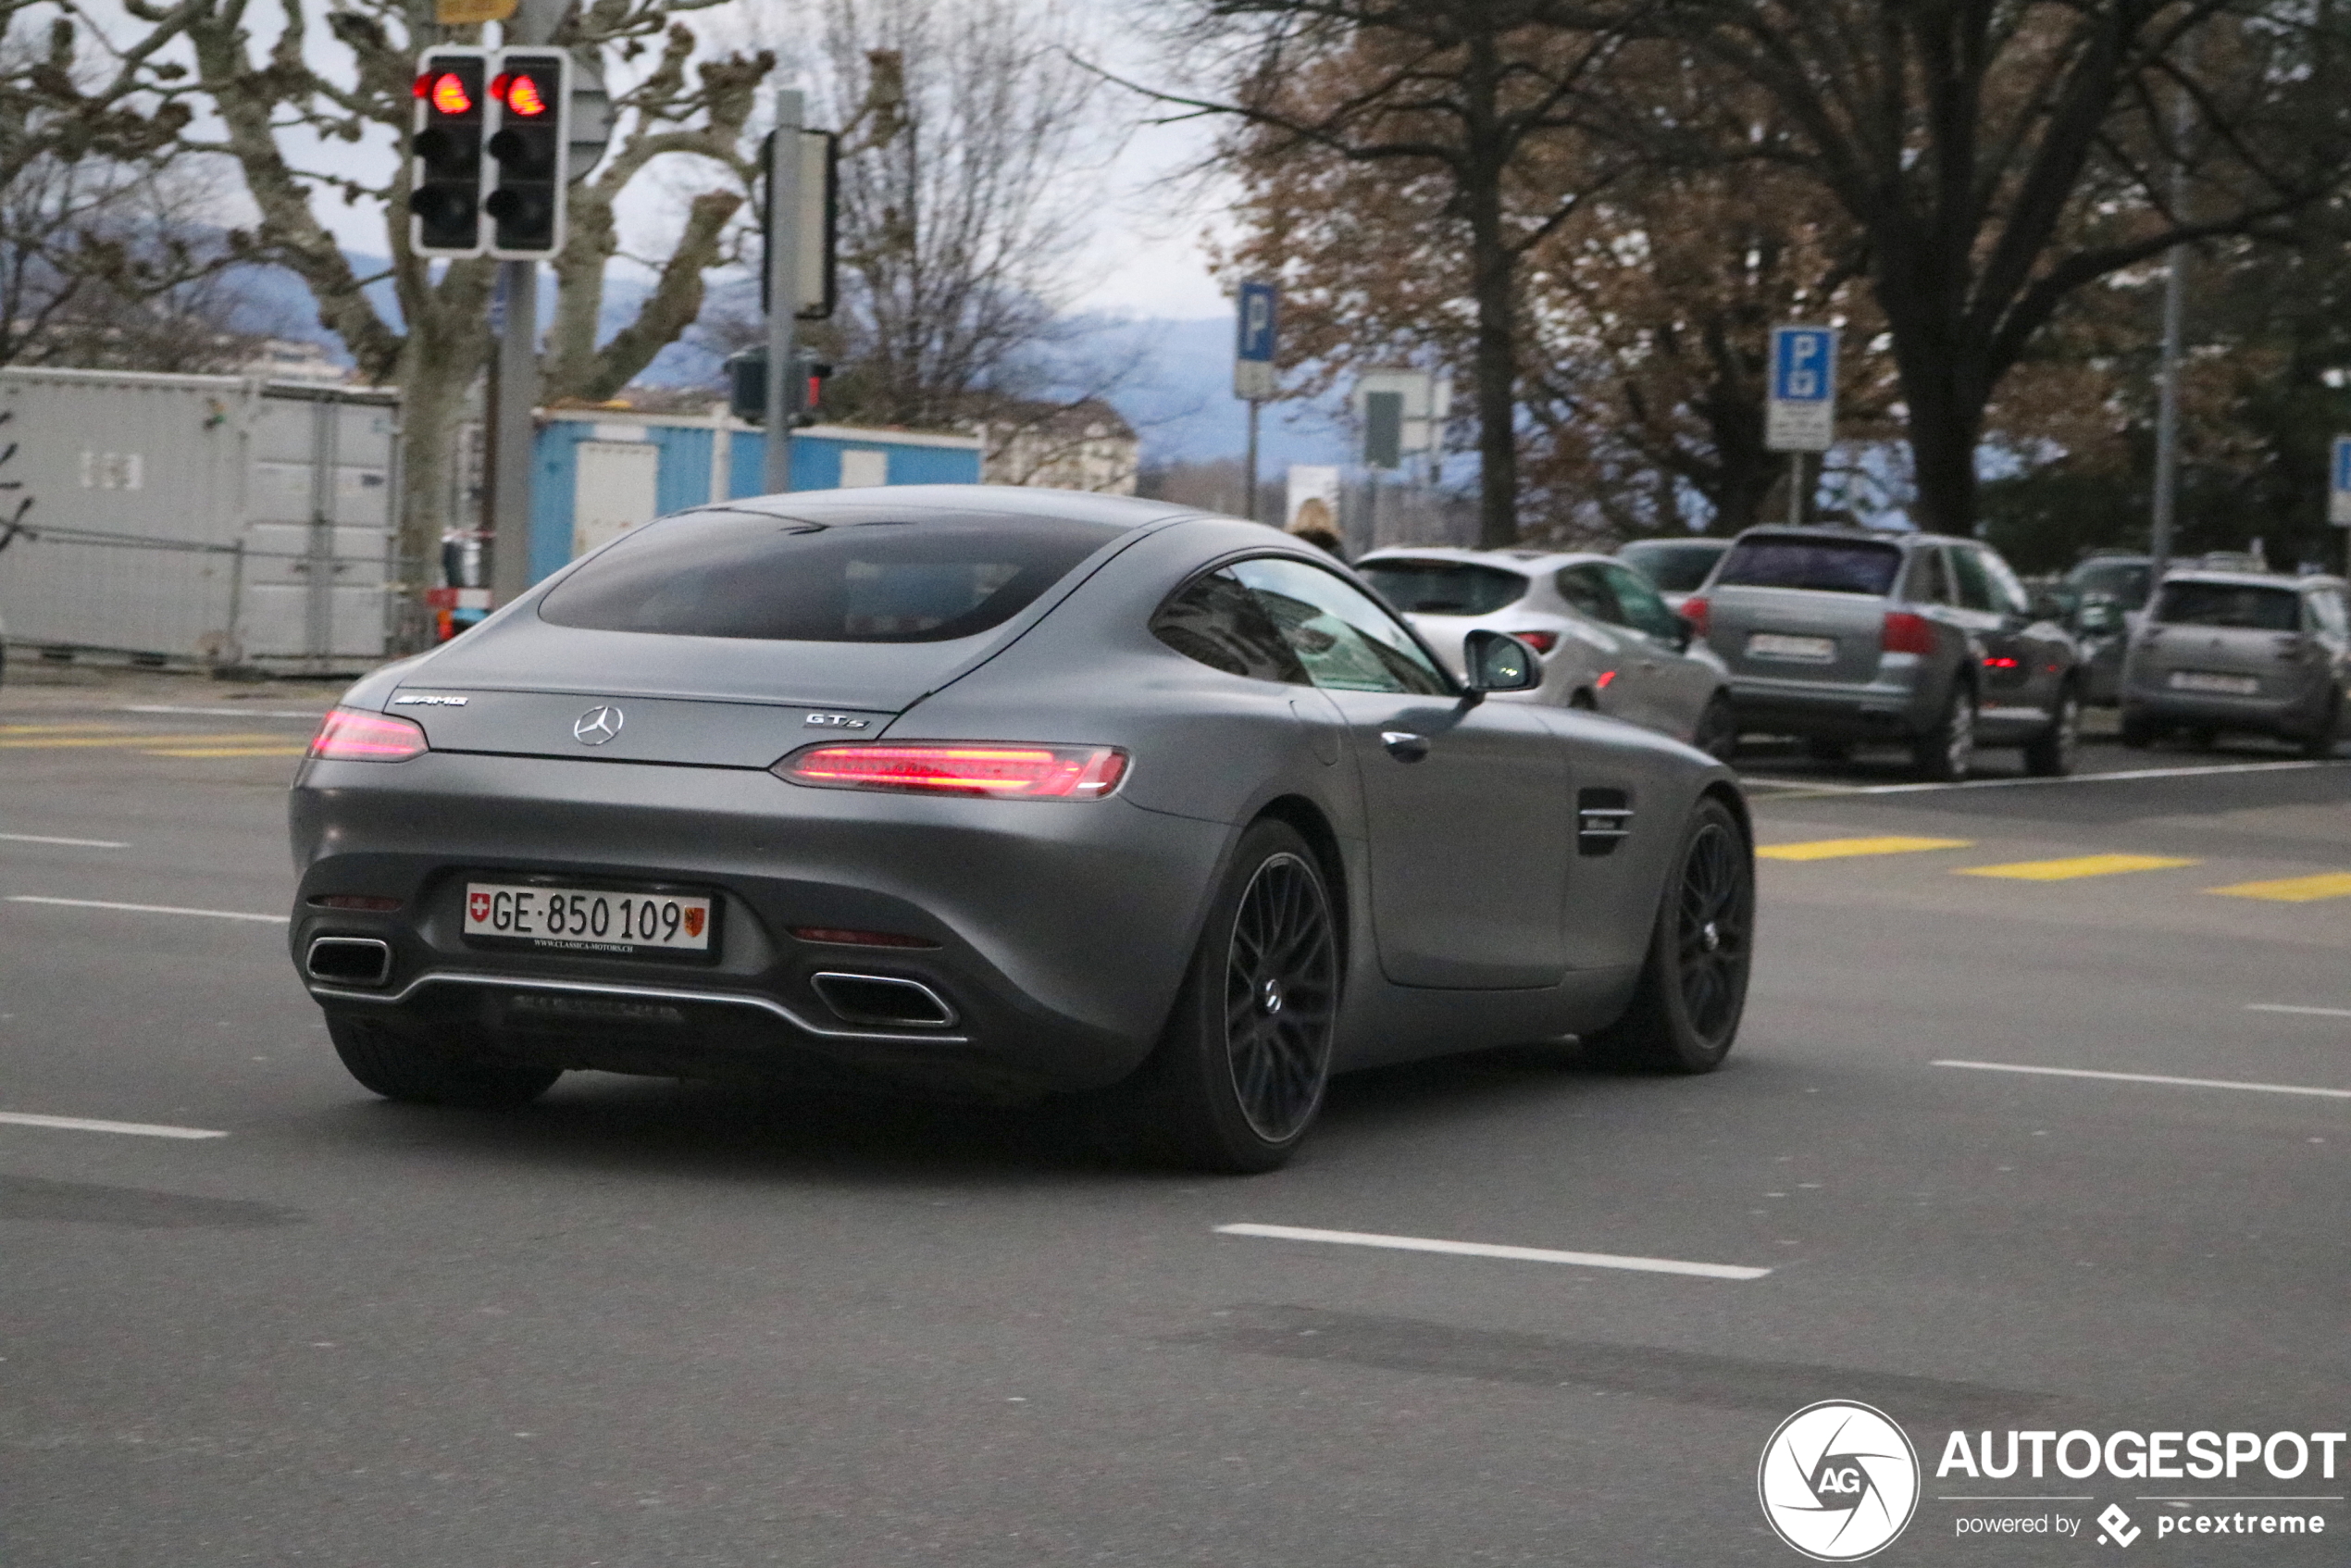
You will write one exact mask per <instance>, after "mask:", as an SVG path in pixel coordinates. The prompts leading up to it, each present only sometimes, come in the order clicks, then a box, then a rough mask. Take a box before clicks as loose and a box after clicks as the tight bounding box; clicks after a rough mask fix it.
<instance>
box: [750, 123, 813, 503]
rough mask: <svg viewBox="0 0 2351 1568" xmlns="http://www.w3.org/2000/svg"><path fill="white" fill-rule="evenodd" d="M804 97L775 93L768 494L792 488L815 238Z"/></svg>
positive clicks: (768, 258) (764, 482)
mask: <svg viewBox="0 0 2351 1568" xmlns="http://www.w3.org/2000/svg"><path fill="white" fill-rule="evenodd" d="M805 101H806V100H805V99H804V98H803V97H802V94H801V91H800V89H798V88H797V87H787V88H785V89H783V90H782V91H780V92H778V93H777V94H776V131H775V134H773V135H772V136H770V137H768V138H767V148H766V150H767V214H766V217H767V254H766V255H764V256H762V257H761V258H760V264H761V266H762V267H763V268H765V272H766V279H767V285H766V290H765V298H766V299H767V300H768V301H770V302H772V303H773V304H774V305H780V306H781V308H770V309H769V310H768V312H767V395H766V397H765V399H764V400H763V401H764V402H765V404H766V406H767V408H768V410H769V417H768V419H767V440H766V446H765V469H764V471H763V475H762V478H761V481H760V482H761V486H762V488H763V489H764V490H765V492H766V493H768V494H769V495H780V494H782V493H783V492H785V491H788V490H790V488H791V420H790V417H787V415H786V411H787V410H789V409H790V408H791V407H792V385H791V379H792V377H793V376H794V375H796V374H797V373H798V371H799V365H800V343H799V329H800V313H799V311H798V310H796V309H795V308H793V302H795V301H797V300H798V299H799V298H800V285H801V279H802V269H801V259H800V247H801V246H802V244H804V243H806V242H807V239H808V238H813V237H814V236H803V235H802V232H801V230H802V228H803V227H805V225H804V224H803V222H802V219H803V218H804V217H805V214H804V213H803V211H802V205H801V185H802V176H803V175H804V174H805V173H806V172H807V168H808V163H807V158H806V156H805V155H804V154H803V152H802V147H801V135H800V132H801V118H802V113H803V109H802V106H803V104H804V103H805Z"/></svg>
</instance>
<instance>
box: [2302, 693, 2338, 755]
mask: <svg viewBox="0 0 2351 1568" xmlns="http://www.w3.org/2000/svg"><path fill="white" fill-rule="evenodd" d="M2342 731H2343V693H2341V692H2340V691H2337V692H2334V693H2333V694H2332V695H2331V696H2329V697H2328V699H2327V711H2326V716H2325V717H2323V718H2321V719H2320V720H2319V723H2318V727H2317V728H2314V729H2312V730H2311V731H2310V733H2309V734H2307V735H2305V736H2304V737H2302V754H2303V755H2304V756H2306V757H2308V758H2309V759H2310V760H2311V761H2313V762H2323V761H2325V760H2326V759H2327V758H2329V757H2332V756H2333V755H2334V742H2335V738H2336V737H2337V736H2338V735H2340V734H2341V733H2342Z"/></svg>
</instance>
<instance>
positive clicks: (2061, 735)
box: [1682, 528, 2082, 779]
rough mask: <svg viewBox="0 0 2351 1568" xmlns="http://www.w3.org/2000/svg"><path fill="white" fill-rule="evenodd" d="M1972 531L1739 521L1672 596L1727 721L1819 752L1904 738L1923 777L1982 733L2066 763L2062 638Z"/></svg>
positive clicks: (1937, 773) (2072, 698) (1967, 754)
mask: <svg viewBox="0 0 2351 1568" xmlns="http://www.w3.org/2000/svg"><path fill="white" fill-rule="evenodd" d="M2053 608H2054V607H2053V606H2042V605H2038V604H2034V602H2033V600H2032V599H2031V598H2030V596H2028V595H2027V594H2026V592H2025V591H2024V586H2023V584H2021V583H2020V582H2019V581H2017V579H2016V574H2015V573H2014V572H2012V571H2010V570H2009V565H2008V563H2007V562H2006V561H2003V560H2002V559H2000V557H1999V554H1997V553H1996V551H1993V550H1991V549H1989V548H1987V547H1986V546H1984V545H1982V544H1979V543H1977V542H1975V541H1973V540H1965V539H1942V538H1937V537H1935V536H1934V535H1931V534H1891V533H1864V532H1861V531H1860V530H1859V529H1841V528H1806V529H1797V528H1761V529H1748V531H1747V532H1745V533H1743V534H1741V535H1739V537H1738V539H1737V540H1736V541H1735V543H1734V544H1733V545H1732V547H1731V550H1730V552H1729V554H1725V555H1724V556H1723V560H1722V563H1721V565H1719V566H1716V567H1715V568H1714V574H1713V575H1712V576H1711V577H1710V578H1709V579H1707V581H1706V585H1705V587H1704V588H1703V589H1702V590H1701V591H1699V592H1698V593H1696V594H1693V595H1692V596H1691V597H1690V598H1689V599H1688V600H1687V601H1686V603H1685V604H1683V606H1682V613H1683V615H1685V616H1687V617H1689V618H1690V619H1691V620H1693V621H1695V622H1696V623H1697V624H1698V626H1699V627H1700V628H1702V629H1703V630H1704V632H1705V634H1706V636H1707V639H1708V641H1710V643H1711V644H1712V645H1713V648H1714V651H1715V653H1718V654H1720V655H1721V656H1722V658H1723V663H1724V664H1725V665H1727V666H1729V669H1730V675H1731V688H1730V689H1731V701H1732V703H1733V705H1734V706H1735V709H1736V711H1737V716H1738V724H1739V728H1742V729H1749V730H1764V731H1767V732H1770V733H1772V734H1777V735H1797V736H1802V737H1804V738H1805V739H1806V740H1809V741H1810V742H1811V744H1812V750H1813V752H1814V753H1815V754H1816V755H1822V756H1830V757H1835V756H1840V755H1842V754H1843V753H1844V752H1845V750H1846V749H1847V748H1848V747H1850V746H1851V744H1852V743H1853V742H1854V741H1856V740H1901V741H1904V742H1906V743H1908V744H1909V748H1910V755H1911V760H1912V762H1913V764H1914V765H1916V767H1917V769H1918V771H1919V772H1920V773H1921V774H1922V775H1924V776H1925V777H1927V778H1938V779H1959V778H1966V777H1967V776H1968V773H1969V771H1970V770H1971V769H1972V766H1973V765H1974V757H1975V750H1976V748H1977V747H1978V746H1979V745H2011V746H2021V747H2023V748H2024V763H2025V766H2026V768H2027V769H2028V770H2029V771H2031V772H2033V773H2036V774H2063V773H2070V772H2071V771H2072V770H2073V760H2074V752H2075V749H2076V747H2077V745H2078V742H2079V740H2080V735H2081V728H2082V692H2081V686H2080V675H2079V671H2078V670H2077V668H2076V653H2075V645H2074V641H2073V639H2072V636H2071V634H2070V633H2069V632H2068V631H2067V630H2066V629H2065V628H2064V627H2062V626H2060V625H2059V624H2058V623H2057V621H2056V620H2055V619H2053V618H2052V616H2051V615H2050V614H2048V613H2046V611H2047V610H2050V609H2053Z"/></svg>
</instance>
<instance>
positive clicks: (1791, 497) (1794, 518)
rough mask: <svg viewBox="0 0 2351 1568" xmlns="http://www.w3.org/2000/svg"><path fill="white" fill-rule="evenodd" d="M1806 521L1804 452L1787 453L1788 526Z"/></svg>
mask: <svg viewBox="0 0 2351 1568" xmlns="http://www.w3.org/2000/svg"><path fill="white" fill-rule="evenodd" d="M1803 521H1804V454H1802V453H1801V452H1791V453H1789V454H1787V526H1788V527H1790V528H1797V527H1799V526H1800V525H1801V524H1802V523H1803Z"/></svg>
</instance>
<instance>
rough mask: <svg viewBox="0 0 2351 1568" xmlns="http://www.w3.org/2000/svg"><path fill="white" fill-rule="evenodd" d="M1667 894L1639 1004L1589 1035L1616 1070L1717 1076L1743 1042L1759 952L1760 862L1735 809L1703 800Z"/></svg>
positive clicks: (1592, 1048)
mask: <svg viewBox="0 0 2351 1568" xmlns="http://www.w3.org/2000/svg"><path fill="white" fill-rule="evenodd" d="M1675 866H1676V869H1675V872H1674V875H1673V878H1672V880H1671V881H1670V882H1669V883H1668V884H1667V886H1666V888H1665V896H1664V899H1663V900H1662V903H1661V908H1660V909H1659V911H1658V920H1657V927H1656V929H1655V931H1654V932H1653V933H1652V935H1651V937H1650V940H1649V952H1648V962H1647V963H1646V964H1644V965H1643V966H1642V969H1641V977H1640V981H1639V983H1638V985H1637V987H1636V989H1635V990H1634V993H1633V1001H1632V1004H1631V1005H1630V1006H1629V1007H1627V1008H1626V1009H1625V1011H1624V1014H1623V1016H1622V1017H1620V1018H1619V1019H1617V1021H1616V1022H1615V1023H1613V1024H1611V1025H1610V1026H1609V1027H1607V1028H1605V1029H1602V1030H1600V1031H1599V1032H1598V1034H1595V1035H1591V1036H1588V1037H1586V1039H1585V1041H1584V1047H1585V1051H1586V1053H1587V1054H1589V1055H1590V1056H1592V1057H1593V1058H1595V1059H1596V1060H1598V1061H1600V1062H1604V1063H1607V1064H1611V1065H1613V1066H1619V1067H1630V1068H1636V1069H1640V1070H1644V1071H1649V1072H1668V1073H1710V1072H1712V1071H1713V1070H1714V1069H1715V1068H1717V1067H1719V1066H1721V1065H1722V1064H1723V1057H1724V1056H1726V1055H1728V1054H1729V1053H1730V1050H1731V1044H1732V1042H1733V1041H1734V1040H1735V1039H1737V1038H1738V1028H1739V1019H1740V1016H1741V1015H1742V1014H1744V1013H1745V1012H1746V1010H1747V982H1748V970H1749V967H1750V966H1751V964H1753V962H1754V956H1755V858H1754V852H1753V851H1752V850H1751V849H1750V848H1749V847H1748V841H1747V836H1746V834H1745V833H1744V832H1742V831H1741V830H1740V828H1739V825H1738V821H1737V819H1736V818H1735V817H1734V816H1733V815H1731V813H1730V810H1729V808H1728V807H1726V806H1724V805H1723V803H1721V802H1720V801H1716V800H1711V799H1710V800H1704V801H1700V802H1699V803H1698V808H1697V809H1696V810H1695V811H1693V812H1692V813H1691V814H1690V819H1689V826H1688V827H1687V828H1686V829H1685V830H1684V833H1683V839H1682V853H1681V856H1680V858H1679V860H1678V861H1677V862H1676V863H1675Z"/></svg>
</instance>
